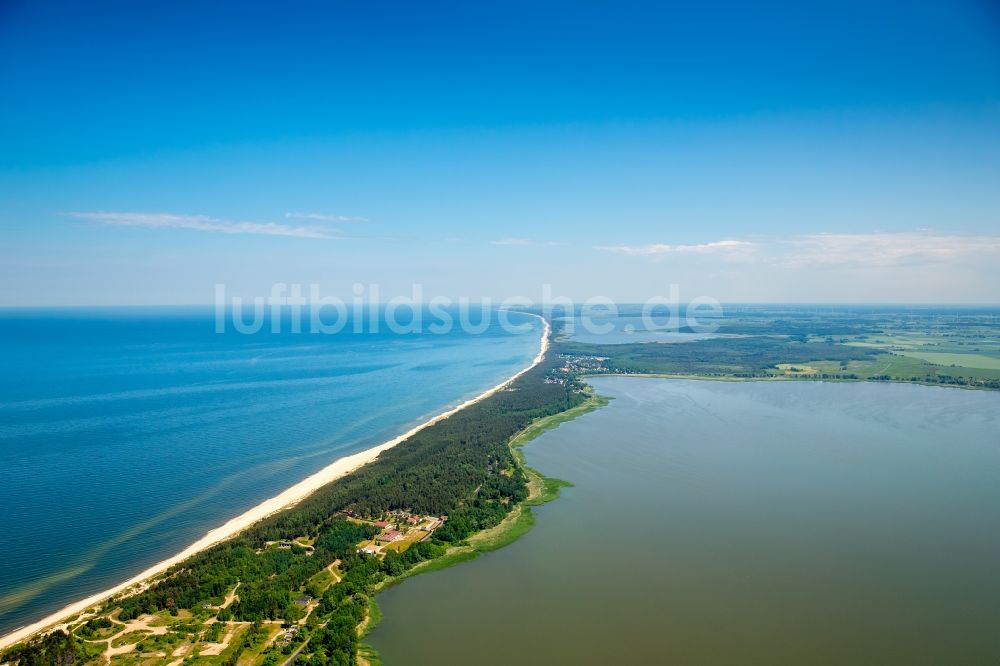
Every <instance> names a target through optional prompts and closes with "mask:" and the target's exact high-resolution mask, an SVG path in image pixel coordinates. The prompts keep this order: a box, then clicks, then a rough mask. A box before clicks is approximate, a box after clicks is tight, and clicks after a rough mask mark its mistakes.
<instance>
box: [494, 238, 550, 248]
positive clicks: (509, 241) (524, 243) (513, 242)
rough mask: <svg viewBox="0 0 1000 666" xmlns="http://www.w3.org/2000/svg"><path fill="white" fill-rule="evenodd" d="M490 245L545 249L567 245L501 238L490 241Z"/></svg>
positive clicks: (528, 239)
mask: <svg viewBox="0 0 1000 666" xmlns="http://www.w3.org/2000/svg"><path fill="white" fill-rule="evenodd" d="M490 245H520V246H522V247H525V246H543V247H554V246H557V245H566V243H561V242H559V241H537V240H532V239H530V238H501V239H499V240H492V241H490Z"/></svg>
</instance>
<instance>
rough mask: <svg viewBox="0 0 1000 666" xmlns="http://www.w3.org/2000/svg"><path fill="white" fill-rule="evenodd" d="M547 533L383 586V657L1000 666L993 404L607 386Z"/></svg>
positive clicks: (898, 388)
mask: <svg viewBox="0 0 1000 666" xmlns="http://www.w3.org/2000/svg"><path fill="white" fill-rule="evenodd" d="M592 383H593V384H594V386H595V387H596V388H597V390H598V391H599V392H600V393H602V394H604V395H608V396H611V397H613V398H614V400H613V401H612V403H611V405H610V406H608V407H606V408H604V409H602V410H598V411H596V412H593V413H591V414H587V415H585V416H583V417H581V418H579V419H577V420H576V421H573V422H570V423H567V424H564V425H563V426H561V427H560V428H558V429H557V430H554V431H551V432H548V433H546V434H545V435H543V436H541V437H540V438H538V439H537V440H535V441H534V442H532V443H530V444H529V445H528V447H527V449H526V455H527V458H528V462H529V464H531V465H533V466H535V467H537V468H538V469H540V470H542V471H543V472H545V473H546V474H549V475H552V476H557V477H560V478H564V479H567V480H571V481H573V482H574V483H575V484H576V486H575V487H573V488H568V489H566V490H564V494H563V496H562V497H561V498H560V499H558V500H556V501H555V502H552V503H550V504H547V505H545V506H543V507H540V508H538V509H536V510H535V511H536V518H537V524H536V526H535V528H534V529H533V530H532V531H530V532H529V533H528V534H527V535H525V536H524V537H522V538H521V539H520V540H519V541H517V542H515V543H514V544H512V545H511V546H509V547H507V548H504V549H502V550H499V551H496V552H493V553H490V554H488V555H485V556H482V557H480V558H478V559H476V560H473V561H472V562H468V563H465V564H462V565H460V566H457V567H453V568H451V569H447V570H444V571H441V572H436V573H432V574H427V575H424V576H418V577H416V578H414V579H411V580H408V581H407V582H406V583H405V584H403V585H400V586H397V587H393V588H390V589H389V590H387V591H386V592H384V593H383V594H381V595H380V596H379V603H380V605H381V606H382V609H383V611H384V612H385V619H384V620H383V622H382V624H380V625H379V626H378V627H377V628H376V629H375V630H374V632H373V633H372V634H371V635H370V636H369V638H368V642H370V643H371V644H372V645H373V646H374V647H375V648H376V649H378V650H379V652H380V653H381V656H382V658H383V660H384V661H385V663H386V664H389V665H392V664H472V663H475V664H513V663H518V664H633V663H654V664H838V665H842V664H852V665H854V664H873V665H875V664H879V665H882V664H907V665H910V664H997V663H1000V394H997V393H988V392H974V391H963V390H957V389H948V388H937V387H923V386H915V385H898V384H868V383H864V384H838V383H811V382H809V383H807V382H782V383H779V382H744V383H724V382H706V381H678V380H666V379H638V378H598V379H595V380H593V381H592Z"/></svg>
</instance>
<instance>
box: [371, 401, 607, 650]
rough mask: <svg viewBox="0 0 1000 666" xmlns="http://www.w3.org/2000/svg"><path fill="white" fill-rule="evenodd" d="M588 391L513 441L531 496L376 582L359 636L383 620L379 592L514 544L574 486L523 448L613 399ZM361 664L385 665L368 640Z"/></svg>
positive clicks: (529, 427)
mask: <svg viewBox="0 0 1000 666" xmlns="http://www.w3.org/2000/svg"><path fill="white" fill-rule="evenodd" d="M584 392H585V394H586V396H587V397H586V399H585V400H584V402H582V403H580V404H578V405H577V406H575V407H571V408H569V409H567V410H566V411H563V412H560V413H558V414H553V415H551V416H546V417H543V418H541V419H538V420H537V421H534V422H532V423H531V424H529V425H528V427H526V428H525V429H524V430H522V431H521V432H519V433H518V434H516V435H515V436H514V437H513V438H512V439H511V440H510V443H509V446H510V448H511V451H512V453H513V454H514V456H515V458H516V460H517V461H518V464H519V465H520V466H521V468H522V469H523V470H524V473H525V476H526V478H527V484H528V495H527V497H525V499H523V500H522V501H521V502H520V503H518V504H517V505H516V506H515V507H514V508H513V509H512V510H511V511H510V513H508V514H507V516H506V517H504V519H503V520H501V521H500V523H499V524H498V525H496V526H494V527H489V528H486V529H484V530H480V531H479V532H476V533H475V534H473V535H471V536H470V537H469V538H468V539H466V540H465V541H463V542H461V543H459V544H456V545H454V546H451V547H449V548H448V550H447V551H445V553H444V554H443V555H441V556H440V557H437V558H435V559H432V560H425V561H423V562H420V563H419V564H417V565H416V566H414V567H413V568H411V569H409V570H407V571H405V572H403V573H402V574H400V575H399V576H395V577H393V578H389V579H386V580H384V581H382V582H381V583H379V584H378V585H376V586H375V590H374V594H373V595H372V597H371V599H370V601H369V606H368V613H367V615H366V616H365V619H364V621H363V622H362V624H361V626H360V627H359V638H361V639H364V637H365V636H366V635H368V633H369V632H371V631H372V629H374V628H375V627H376V626H378V623H379V621H381V619H382V611H381V610H380V609H379V606H378V602H377V601H376V599H375V595H377V594H378V593H379V592H381V591H383V590H385V589H386V588H388V587H392V586H394V585H398V584H400V583H402V582H404V581H405V580H407V579H408V578H412V577H413V576H419V575H420V574H425V573H432V572H434V571H441V570H442V569H447V568H449V567H452V566H455V565H456V564H461V563H462V562H467V561H469V560H472V559H475V558H477V557H479V556H480V555H482V554H484V553H490V552H493V551H495V550H499V549H500V548H503V547H505V546H508V545H510V544H512V543H514V542H515V541H517V540H518V539H519V538H521V536H523V535H524V534H526V533H527V532H528V531H529V530H530V529H531V528H532V527H534V525H535V517H534V514H533V513H532V511H531V508H532V507H535V506H541V505H543V504H546V503H548V502H551V501H553V500H555V499H557V498H558V497H559V493H560V490H561V489H562V488H566V487H569V486H572V485H573V484H572V483H571V482H569V481H564V480H562V479H556V478H553V477H547V476H545V475H544V474H542V473H541V472H539V471H538V470H536V469H534V468H532V467H529V466H528V465H527V464H526V462H525V458H524V453H523V451H522V450H521V449H522V448H523V447H524V446H525V445H526V444H528V443H529V442H531V441H532V440H534V439H535V438H537V437H538V436H540V435H542V434H543V433H545V432H547V431H549V430H553V429H555V428H558V427H559V426H560V425H562V424H563V423H566V422H567V421H572V420H573V419H575V418H577V417H579V416H583V415H584V414H587V413H589V412H592V411H594V410H595V409H600V408H601V407H604V406H606V405H607V404H608V403H609V402H610V399H609V398H606V397H604V396H602V395H598V394H596V393H594V392H593V390H592V389H591V388H590V387H589V386H588V387H585V389H584ZM358 663H359V664H361V665H362V666H381V665H382V661H381V660H380V659H379V656H378V652H377V651H376V650H375V649H374V648H373V647H372V646H370V645H368V644H366V643H361V644H360V646H359V648H358Z"/></svg>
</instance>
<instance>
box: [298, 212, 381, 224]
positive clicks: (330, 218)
mask: <svg viewBox="0 0 1000 666" xmlns="http://www.w3.org/2000/svg"><path fill="white" fill-rule="evenodd" d="M285 217H286V218H288V219H290V220H315V221H316V222H367V221H368V218H365V217H358V216H356V215H329V214H327V213H285Z"/></svg>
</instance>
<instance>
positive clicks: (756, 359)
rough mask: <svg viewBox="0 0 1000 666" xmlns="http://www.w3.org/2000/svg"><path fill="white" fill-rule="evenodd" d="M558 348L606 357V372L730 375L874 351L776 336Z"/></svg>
mask: <svg viewBox="0 0 1000 666" xmlns="http://www.w3.org/2000/svg"><path fill="white" fill-rule="evenodd" d="M559 352H560V353H563V354H569V355H578V356H588V357H603V358H605V359H606V360H605V361H603V362H602V365H603V367H604V369H605V370H607V371H609V372H623V373H662V374H676V375H706V376H732V377H757V376H764V375H766V374H767V372H766V371H767V370H768V369H769V368H773V367H775V365H776V364H778V363H806V362H809V361H841V362H846V361H855V360H859V361H860V360H870V359H872V358H874V357H875V355H876V354H877V353H878V352H877V351H873V350H871V349H868V348H865V347H851V346H848V345H841V344H836V343H829V342H801V341H798V340H789V339H787V338H778V337H750V338H717V339H709V340H700V341H697V342H685V343H677V344H663V343H635V344H624V345H589V344H581V343H574V342H567V343H562V344H561V345H560V346H559Z"/></svg>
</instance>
